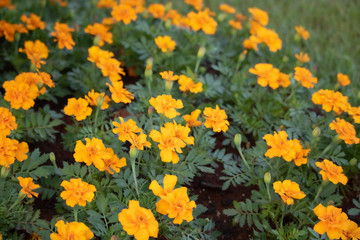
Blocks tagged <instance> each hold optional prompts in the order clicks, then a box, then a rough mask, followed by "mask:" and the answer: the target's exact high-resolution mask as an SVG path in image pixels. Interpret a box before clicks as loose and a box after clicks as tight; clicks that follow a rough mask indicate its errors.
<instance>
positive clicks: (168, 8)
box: [165, 1, 172, 12]
mask: <svg viewBox="0 0 360 240" xmlns="http://www.w3.org/2000/svg"><path fill="white" fill-rule="evenodd" d="M171 9H172V2H171V1H169V2H167V3H166V5H165V12H168V11H169V10H171Z"/></svg>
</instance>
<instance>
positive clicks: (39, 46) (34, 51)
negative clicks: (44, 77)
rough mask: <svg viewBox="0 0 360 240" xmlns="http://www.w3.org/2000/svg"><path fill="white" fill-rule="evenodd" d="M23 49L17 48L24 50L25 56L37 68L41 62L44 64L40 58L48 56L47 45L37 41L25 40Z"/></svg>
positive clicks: (20, 50)
mask: <svg viewBox="0 0 360 240" xmlns="http://www.w3.org/2000/svg"><path fill="white" fill-rule="evenodd" d="M24 47H25V48H24V49H22V48H19V52H25V53H26V56H27V58H28V59H29V60H31V63H32V64H34V65H35V66H36V67H37V68H40V67H41V64H45V63H46V62H45V61H44V60H42V59H47V58H48V56H49V49H48V48H47V46H46V45H45V44H44V43H43V42H41V41H39V40H36V41H35V42H33V41H25V44H24Z"/></svg>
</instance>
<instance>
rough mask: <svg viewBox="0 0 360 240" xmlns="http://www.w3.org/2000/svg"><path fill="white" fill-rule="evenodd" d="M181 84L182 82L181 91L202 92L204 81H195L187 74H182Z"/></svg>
mask: <svg viewBox="0 0 360 240" xmlns="http://www.w3.org/2000/svg"><path fill="white" fill-rule="evenodd" d="M179 84H180V87H179V89H180V91H182V92H188V91H190V92H192V93H199V92H202V90H203V89H202V83H201V82H198V83H194V81H193V80H192V79H191V78H189V77H187V76H185V75H180V78H179Z"/></svg>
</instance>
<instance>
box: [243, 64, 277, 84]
mask: <svg viewBox="0 0 360 240" xmlns="http://www.w3.org/2000/svg"><path fill="white" fill-rule="evenodd" d="M249 72H250V73H252V74H255V75H257V76H258V79H257V82H258V84H259V85H260V86H262V87H266V86H267V85H269V87H271V88H272V89H276V88H278V87H279V82H278V80H279V75H280V71H279V69H277V68H274V67H273V65H272V64H270V63H258V64H256V65H255V68H250V69H249Z"/></svg>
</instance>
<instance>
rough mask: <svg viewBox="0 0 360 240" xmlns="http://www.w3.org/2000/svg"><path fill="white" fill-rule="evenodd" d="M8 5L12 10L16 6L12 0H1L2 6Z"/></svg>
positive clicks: (0, 5)
mask: <svg viewBox="0 0 360 240" xmlns="http://www.w3.org/2000/svg"><path fill="white" fill-rule="evenodd" d="M3 7H6V8H8V9H10V10H14V9H15V8H16V6H15V5H14V4H11V0H0V8H3Z"/></svg>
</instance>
